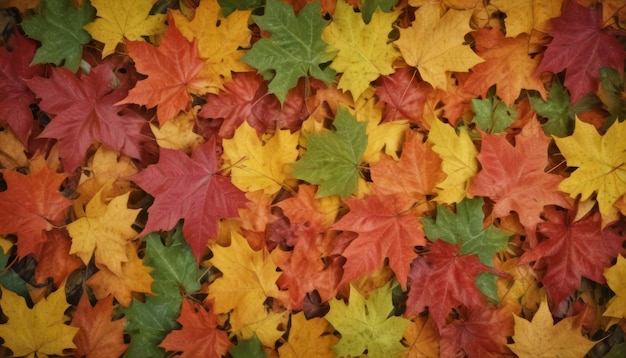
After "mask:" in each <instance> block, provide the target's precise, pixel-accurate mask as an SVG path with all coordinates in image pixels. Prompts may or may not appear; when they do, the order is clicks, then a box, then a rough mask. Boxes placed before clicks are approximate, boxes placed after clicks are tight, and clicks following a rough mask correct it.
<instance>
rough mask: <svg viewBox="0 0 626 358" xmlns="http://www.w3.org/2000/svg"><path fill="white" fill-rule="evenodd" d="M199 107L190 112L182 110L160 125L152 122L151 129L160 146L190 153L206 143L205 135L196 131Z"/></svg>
mask: <svg viewBox="0 0 626 358" xmlns="http://www.w3.org/2000/svg"><path fill="white" fill-rule="evenodd" d="M197 112H198V107H196V108H194V109H192V110H191V111H190V112H180V113H178V115H177V116H176V117H174V118H172V119H170V120H169V121H167V122H165V123H164V124H163V125H161V126H160V127H157V126H156V125H152V124H150V129H151V130H152V133H153V134H154V137H155V138H156V142H157V144H158V145H159V147H160V148H168V149H175V150H182V151H183V152H185V153H187V154H190V153H191V150H192V149H193V148H194V147H196V146H198V145H200V144H202V143H204V142H205V140H204V137H203V136H201V135H200V134H198V133H196V132H194V128H195V127H196V117H197V116H196V115H197Z"/></svg>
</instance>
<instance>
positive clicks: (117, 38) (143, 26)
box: [84, 0, 167, 58]
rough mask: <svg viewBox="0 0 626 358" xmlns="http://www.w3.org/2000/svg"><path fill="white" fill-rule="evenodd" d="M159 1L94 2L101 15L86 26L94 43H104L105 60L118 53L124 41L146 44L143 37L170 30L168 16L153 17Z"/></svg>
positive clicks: (97, 11) (156, 15)
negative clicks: (167, 23) (152, 13)
mask: <svg viewBox="0 0 626 358" xmlns="http://www.w3.org/2000/svg"><path fill="white" fill-rule="evenodd" d="M156 2H157V0H139V1H131V2H128V1H124V0H115V1H106V0H91V4H92V5H93V6H94V7H95V8H96V15H97V16H98V17H97V18H96V19H95V20H94V21H93V22H90V23H89V24H87V25H85V26H84V28H85V30H87V32H89V34H90V35H91V36H92V37H93V39H94V40H97V41H100V42H102V43H103V44H104V49H103V50H102V58H104V57H107V56H109V55H110V54H112V53H114V52H115V47H116V46H117V44H119V43H123V42H125V41H143V40H144V37H149V36H155V35H160V34H162V33H163V32H165V30H166V29H167V26H166V25H165V20H166V18H167V16H166V15H165V14H154V15H151V14H150V10H151V9H152V7H153V6H154V4H155V3H156Z"/></svg>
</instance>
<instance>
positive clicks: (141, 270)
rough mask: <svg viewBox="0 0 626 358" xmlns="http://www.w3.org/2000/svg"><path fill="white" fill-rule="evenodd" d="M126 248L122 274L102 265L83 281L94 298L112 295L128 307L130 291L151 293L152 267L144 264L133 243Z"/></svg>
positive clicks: (130, 296) (130, 300)
mask: <svg viewBox="0 0 626 358" xmlns="http://www.w3.org/2000/svg"><path fill="white" fill-rule="evenodd" d="M126 250H127V251H126V258H127V261H126V262H122V263H121V271H122V275H120V276H118V275H117V274H115V273H113V272H111V270H109V269H107V268H106V266H104V267H100V268H99V271H98V272H96V273H95V274H93V276H91V277H89V279H88V280H87V281H86V282H85V285H87V286H89V287H90V288H91V289H92V290H93V294H94V296H95V297H96V299H98V300H102V299H104V298H106V297H107V296H109V295H112V296H114V297H115V299H116V300H117V302H119V304H121V305H122V306H124V307H128V306H130V305H131V303H132V292H138V293H152V290H151V288H150V287H151V286H152V283H153V282H154V279H153V278H152V276H150V272H151V271H152V268H151V267H149V266H144V264H143V260H142V259H140V258H139V257H138V256H137V251H136V249H135V247H134V246H133V245H126Z"/></svg>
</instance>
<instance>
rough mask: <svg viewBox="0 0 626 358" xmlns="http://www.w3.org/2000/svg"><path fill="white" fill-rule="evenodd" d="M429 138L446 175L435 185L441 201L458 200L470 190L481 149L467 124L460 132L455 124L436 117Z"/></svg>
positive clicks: (450, 201)
mask: <svg viewBox="0 0 626 358" xmlns="http://www.w3.org/2000/svg"><path fill="white" fill-rule="evenodd" d="M428 141H429V142H431V143H432V145H433V148H432V149H433V151H434V152H435V153H437V154H439V156H440V157H441V160H442V162H441V168H442V169H443V172H444V173H445V174H446V175H447V176H446V178H445V179H444V180H443V181H442V182H440V183H438V184H437V185H436V186H435V192H437V194H438V195H437V197H435V200H436V201H437V202H438V203H440V204H452V203H458V202H459V201H461V200H463V198H464V197H465V196H466V193H467V187H468V185H469V179H470V178H471V177H473V176H474V175H475V174H476V173H477V172H478V161H477V160H476V156H477V155H478V151H477V150H476V147H475V146H474V143H473V142H472V139H471V138H470V136H469V134H468V133H467V130H466V129H465V127H461V128H459V134H458V135H457V133H456V131H455V130H454V128H452V126H450V125H448V124H445V123H443V122H441V121H440V120H438V119H434V120H433V121H432V123H431V128H430V132H429V133H428Z"/></svg>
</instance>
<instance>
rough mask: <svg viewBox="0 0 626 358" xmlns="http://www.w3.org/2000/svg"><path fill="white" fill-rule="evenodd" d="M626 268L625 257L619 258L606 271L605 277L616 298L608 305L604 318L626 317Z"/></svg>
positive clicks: (612, 298) (619, 256) (620, 256)
mask: <svg viewBox="0 0 626 358" xmlns="http://www.w3.org/2000/svg"><path fill="white" fill-rule="evenodd" d="M625 268H626V259H624V256H623V255H618V256H617V261H616V262H615V264H614V265H613V266H611V267H608V268H606V269H605V270H604V277H605V278H606V282H607V284H608V286H609V287H610V288H611V291H613V292H615V296H613V297H611V299H610V300H609V302H608V303H607V305H606V310H605V311H604V313H602V315H603V316H610V317H617V318H623V317H626V299H625V297H626V294H625V293H626V282H624V275H623V272H624V269H625Z"/></svg>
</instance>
